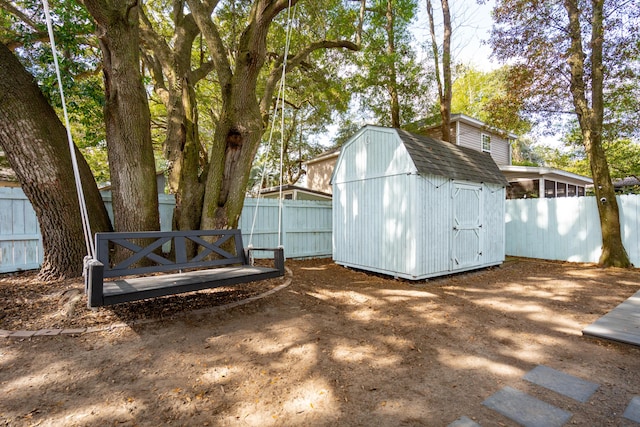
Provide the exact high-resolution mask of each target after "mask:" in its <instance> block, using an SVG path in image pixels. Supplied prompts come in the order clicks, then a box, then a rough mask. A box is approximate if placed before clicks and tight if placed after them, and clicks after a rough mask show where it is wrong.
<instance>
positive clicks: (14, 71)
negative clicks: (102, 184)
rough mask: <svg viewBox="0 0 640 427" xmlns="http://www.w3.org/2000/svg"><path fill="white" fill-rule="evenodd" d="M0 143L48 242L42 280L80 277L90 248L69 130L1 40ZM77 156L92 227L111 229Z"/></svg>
mask: <svg viewBox="0 0 640 427" xmlns="http://www.w3.org/2000/svg"><path fill="white" fill-rule="evenodd" d="M0 146H2V148H3V150H4V152H5V154H6V156H7V158H8V160H9V162H10V164H11V167H12V168H13V169H14V171H15V172H16V175H17V176H18V179H19V181H20V183H21V185H22V189H23V190H24V192H25V194H26V195H27V197H28V198H29V201H30V202H31V204H32V205H33V208H34V210H35V212H36V216H37V217H38V222H39V224H40V229H41V233H42V244H43V247H44V261H43V264H42V268H41V269H40V277H41V279H43V280H50V279H58V278H67V277H76V276H79V275H80V274H81V273H82V259H83V257H84V256H85V255H87V250H86V246H85V244H84V239H83V229H82V219H81V216H80V210H79V207H78V206H79V204H78V197H77V193H76V190H75V188H76V187H75V181H74V176H73V168H72V164H71V154H70V153H69V148H68V142H67V134H66V130H65V128H64V126H63V124H62V123H61V122H60V119H59V118H58V116H57V115H56V113H55V111H54V110H53V108H52V107H51V106H50V105H49V104H48V102H47V101H46V99H45V98H44V96H43V95H42V93H41V91H40V89H39V88H38V86H37V84H36V83H35V81H34V79H33V77H32V76H31V75H30V74H29V73H28V72H27V71H26V70H25V69H24V67H23V66H22V65H21V64H20V62H19V61H18V59H17V58H16V57H15V56H14V55H13V54H12V53H11V52H10V51H9V49H8V48H7V47H6V46H5V45H3V44H0ZM76 157H77V160H78V166H79V169H80V175H81V181H82V188H83V191H84V196H85V200H86V204H87V211H88V214H89V220H90V223H91V228H92V231H94V232H98V231H109V230H110V229H111V224H110V222H109V217H108V215H107V211H106V209H105V207H104V203H103V201H102V198H101V197H100V193H99V191H98V187H97V186H96V183H95V180H94V178H93V175H92V174H91V171H90V169H89V166H88V165H87V163H86V161H85V159H84V157H83V156H82V155H81V154H80V152H79V151H78V150H77V149H76ZM91 238H93V236H91Z"/></svg>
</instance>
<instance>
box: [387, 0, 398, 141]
mask: <svg viewBox="0 0 640 427" xmlns="http://www.w3.org/2000/svg"><path fill="white" fill-rule="evenodd" d="M385 16H386V18H387V25H386V28H385V29H386V31H387V54H388V55H389V57H390V58H393V60H392V61H391V64H390V67H391V70H389V83H388V84H387V92H388V93H389V98H390V100H391V127H394V128H399V127H400V100H399V97H398V75H397V72H396V59H395V54H396V45H395V30H394V26H393V24H394V14H393V0H387V10H386V13H385Z"/></svg>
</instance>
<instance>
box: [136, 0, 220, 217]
mask: <svg viewBox="0 0 640 427" xmlns="http://www.w3.org/2000/svg"><path fill="white" fill-rule="evenodd" d="M173 6H174V9H175V10H174V13H173V17H174V37H173V40H172V41H173V43H172V46H170V45H169V44H168V43H167V42H166V41H165V40H164V38H162V37H161V36H160V35H159V34H158V33H156V32H155V31H154V29H153V26H152V23H151V21H150V20H149V19H148V18H147V16H146V15H145V14H144V13H142V14H141V37H142V40H143V41H144V44H145V46H146V47H147V48H149V49H150V50H151V52H152V57H151V56H149V55H148V56H146V57H145V62H147V63H148V65H149V68H150V69H151V70H152V74H153V77H154V80H155V86H156V92H157V93H158V95H159V96H160V99H162V101H163V103H164V105H165V107H166V109H167V132H166V137H165V141H164V144H163V151H164V157H165V159H166V160H167V164H168V171H167V172H168V183H169V192H170V193H172V194H174V195H175V198H176V207H175V209H174V212H173V228H174V229H177V230H197V229H199V228H200V218H201V214H202V201H203V197H204V182H203V181H204V177H203V176H202V175H201V171H202V170H206V166H207V162H206V161H205V162H203V161H202V158H203V157H205V156H202V155H201V154H202V152H203V150H204V148H203V147H202V145H201V143H200V137H199V130H198V108H197V102H196V94H195V85H196V84H197V82H198V81H200V80H201V79H203V78H205V77H206V76H207V74H209V73H210V72H211V71H212V70H213V63H211V62H205V63H203V64H201V66H200V67H199V68H196V69H192V47H193V42H194V40H195V38H196V36H197V35H198V34H199V33H200V30H199V29H198V26H197V25H196V23H195V21H194V19H193V16H192V14H190V13H189V14H187V15H184V14H183V13H182V9H183V8H184V2H183V1H178V2H175V3H174V5H173ZM212 7H213V5H210V6H208V7H207V8H206V9H205V13H207V14H211V8H212Z"/></svg>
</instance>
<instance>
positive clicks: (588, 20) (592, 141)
mask: <svg viewBox="0 0 640 427" xmlns="http://www.w3.org/2000/svg"><path fill="white" fill-rule="evenodd" d="M639 13H640V12H639V10H638V8H637V4H635V2H627V1H618V0H611V1H607V2H605V1H604V0H554V1H544V2H542V1H534V2H531V1H529V0H499V1H498V2H497V4H496V7H495V9H494V19H495V25H494V29H493V32H492V37H491V43H492V45H493V48H494V52H496V54H497V55H498V57H499V58H501V59H504V60H511V61H513V62H515V65H517V67H514V70H518V69H519V70H520V72H521V73H522V72H524V73H527V74H528V76H529V78H528V80H527V85H526V90H524V91H523V92H525V93H527V96H528V103H529V105H530V106H531V108H532V109H535V110H537V112H539V113H544V114H560V113H563V112H567V111H572V112H573V113H574V114H575V116H576V117H577V120H578V122H579V124H580V130H581V134H582V144H583V145H584V147H585V151H586V153H587V156H588V158H589V162H590V165H591V172H592V176H593V180H594V189H595V193H596V197H597V200H598V212H599V215H600V224H601V229H602V243H603V245H602V255H601V257H600V264H601V265H603V266H620V267H627V266H629V265H630V262H629V258H628V256H627V253H626V251H625V249H624V246H623V244H622V236H621V232H620V219H619V211H618V204H617V201H616V198H615V193H614V189H613V184H612V182H611V177H610V173H609V166H608V164H607V159H606V156H605V153H604V150H603V140H602V136H603V120H604V110H605V106H606V99H605V98H606V96H607V91H605V88H606V87H607V86H608V85H614V84H615V82H616V81H620V80H619V79H620V78H621V77H623V76H625V75H628V73H629V72H630V71H631V69H632V68H633V61H637V58H638V54H637V49H639V48H640V46H639V44H638V43H637V37H638V30H639V29H638V27H637V25H634V23H637V22H638V21H637V19H638V14H639ZM523 70H524V71H523Z"/></svg>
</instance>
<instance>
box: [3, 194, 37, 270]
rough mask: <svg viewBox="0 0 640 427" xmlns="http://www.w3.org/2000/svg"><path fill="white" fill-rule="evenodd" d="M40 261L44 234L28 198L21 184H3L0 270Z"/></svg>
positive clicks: (24, 267) (34, 265) (32, 265)
mask: <svg viewBox="0 0 640 427" xmlns="http://www.w3.org/2000/svg"><path fill="white" fill-rule="evenodd" d="M41 263H42V236H41V235H40V226H39V225H38V220H37V218H36V213H35V212H34V210H33V207H32V206H31V203H30V202H29V199H27V196H25V195H24V192H23V191H22V189H21V188H19V187H0V273H7V272H11V271H17V270H31V269H34V268H38V267H40V264H41Z"/></svg>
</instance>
